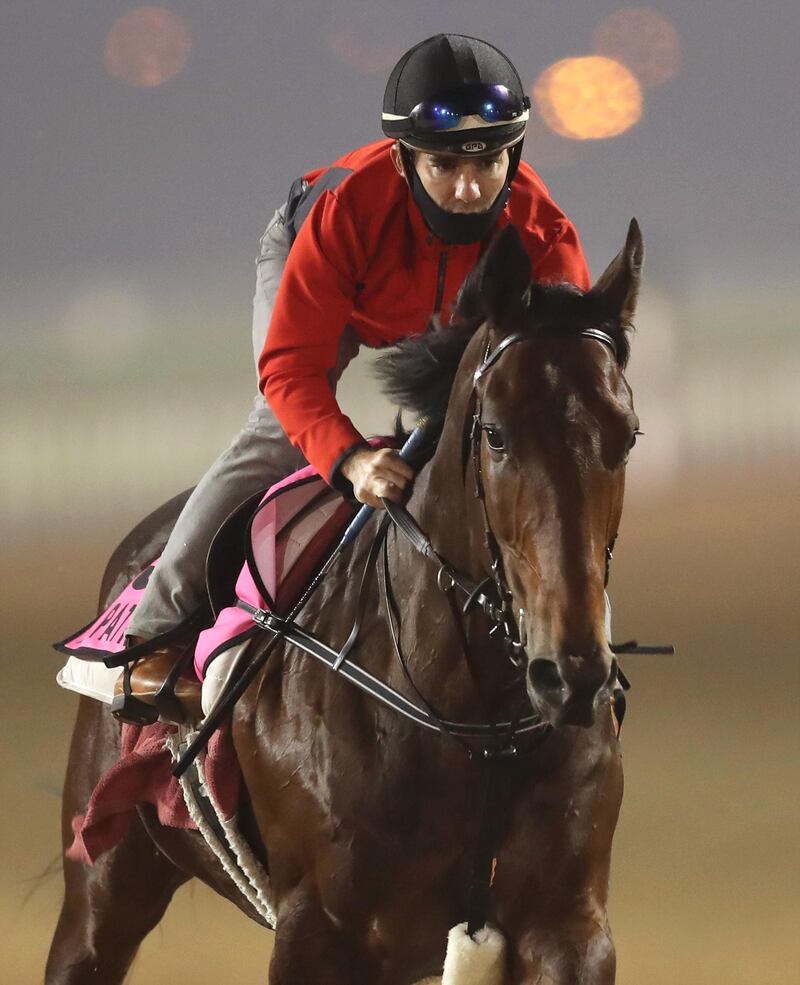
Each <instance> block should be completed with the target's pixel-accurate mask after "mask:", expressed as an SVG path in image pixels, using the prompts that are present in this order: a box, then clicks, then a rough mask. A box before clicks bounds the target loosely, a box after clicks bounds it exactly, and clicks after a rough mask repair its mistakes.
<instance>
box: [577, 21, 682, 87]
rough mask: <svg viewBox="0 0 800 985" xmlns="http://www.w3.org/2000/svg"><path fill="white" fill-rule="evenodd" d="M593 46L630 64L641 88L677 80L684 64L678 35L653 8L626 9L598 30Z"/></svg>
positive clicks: (601, 52)
mask: <svg viewBox="0 0 800 985" xmlns="http://www.w3.org/2000/svg"><path fill="white" fill-rule="evenodd" d="M593 47H594V50H595V51H596V52H597V54H598V55H606V56H607V57H609V58H615V59H616V60H617V61H620V62H622V63H623V64H624V65H627V66H628V68H629V69H630V70H631V71H632V72H633V73H634V74H635V75H636V77H637V79H639V81H640V82H641V83H642V85H649V86H655V85H661V84H662V83H663V82H668V81H669V80H670V79H672V78H674V77H675V76H676V75H677V73H678V69H679V68H680V65H681V45H680V39H679V38H678V32H677V31H676V30H675V28H674V27H673V26H672V24H671V23H670V22H669V21H668V20H667V18H666V17H665V16H664V15H663V14H660V13H659V12H658V11H657V10H653V9H652V8H651V7H623V8H621V9H620V10H616V11H614V13H613V14H609V16H608V17H606V18H605V20H603V21H602V22H601V23H600V24H599V25H598V26H597V28H596V29H595V31H594V35H593Z"/></svg>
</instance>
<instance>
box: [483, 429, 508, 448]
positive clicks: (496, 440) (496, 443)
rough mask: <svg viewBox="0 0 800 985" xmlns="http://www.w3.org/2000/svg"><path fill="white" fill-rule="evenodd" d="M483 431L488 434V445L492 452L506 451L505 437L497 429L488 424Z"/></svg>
mask: <svg viewBox="0 0 800 985" xmlns="http://www.w3.org/2000/svg"><path fill="white" fill-rule="evenodd" d="M483 430H484V431H485V432H486V443H487V444H488V445H489V447H490V448H491V449H492V451H505V448H506V446H505V442H504V441H503V435H502V434H501V433H500V431H499V430H498V429H497V428H496V427H493V426H492V425H491V424H487V425H486V426H485V427H484V429H483Z"/></svg>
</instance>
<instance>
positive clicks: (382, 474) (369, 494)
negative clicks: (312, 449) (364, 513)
mask: <svg viewBox="0 0 800 985" xmlns="http://www.w3.org/2000/svg"><path fill="white" fill-rule="evenodd" d="M341 472H342V475H343V476H344V477H345V478H346V479H349V480H350V482H351V483H352V484H353V493H354V495H355V497H356V499H357V500H358V501H359V503H366V504H367V505H368V506H374V507H376V508H380V507H381V506H382V503H381V498H383V499H391V500H392V501H393V502H395V503H399V502H400V501H401V500H402V498H403V490H404V489H405V488H406V486H407V485H408V484H409V482H411V480H412V479H413V478H414V470H413V469H412V468H411V466H410V465H409V464H408V462H404V461H403V459H402V458H400V456H399V455H398V454H397V452H396V451H395V450H394V448H377V449H376V448H359V449H357V450H356V451H354V452H353V453H352V454H351V455H348V456H347V458H346V459H345V460H344V462H343V463H342V466H341Z"/></svg>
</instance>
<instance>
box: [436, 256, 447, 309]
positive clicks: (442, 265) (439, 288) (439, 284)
mask: <svg viewBox="0 0 800 985" xmlns="http://www.w3.org/2000/svg"><path fill="white" fill-rule="evenodd" d="M446 271H447V251H446V250H443V251H442V252H441V253H440V254H439V277H438V279H437V281H436V303H435V304H434V306H433V313H434V315H438V314H439V312H440V311H441V310H442V298H443V297H444V277H445V273H446Z"/></svg>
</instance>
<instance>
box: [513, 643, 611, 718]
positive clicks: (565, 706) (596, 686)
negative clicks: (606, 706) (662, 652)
mask: <svg viewBox="0 0 800 985" xmlns="http://www.w3.org/2000/svg"><path fill="white" fill-rule="evenodd" d="M616 683H617V661H616V659H615V658H614V656H613V654H612V653H611V651H610V650H609V649H608V647H607V646H605V645H604V644H598V645H597V646H595V647H594V649H593V651H592V653H591V654H590V655H589V656H585V657H584V656H575V655H573V654H568V655H564V656H561V657H558V658H557V659H555V660H551V659H547V658H544V657H536V658H535V659H533V660H531V661H530V663H529V664H528V695H529V697H530V699H531V703H532V704H533V706H534V708H535V709H536V710H537V711H538V712H540V714H541V715H542V716H543V717H544V718H545V719H546V721H548V722H549V723H550V724H551V725H555V726H560V725H578V726H581V727H584V728H588V727H589V726H590V725H593V724H594V715H595V710H596V708H597V706H598V704H600V703H605V702H607V701H608V698H609V696H610V694H611V693H612V692H613V690H614V687H615V686H616Z"/></svg>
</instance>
